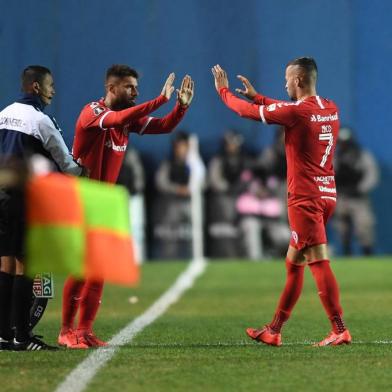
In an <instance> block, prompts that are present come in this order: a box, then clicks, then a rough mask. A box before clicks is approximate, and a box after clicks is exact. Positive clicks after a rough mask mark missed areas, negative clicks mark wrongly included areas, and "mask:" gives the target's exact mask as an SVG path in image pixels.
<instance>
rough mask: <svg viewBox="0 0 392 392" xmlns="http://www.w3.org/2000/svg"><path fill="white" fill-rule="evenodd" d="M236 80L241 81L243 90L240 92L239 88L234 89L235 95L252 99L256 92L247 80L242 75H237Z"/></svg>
mask: <svg viewBox="0 0 392 392" xmlns="http://www.w3.org/2000/svg"><path fill="white" fill-rule="evenodd" d="M237 78H238V79H239V80H241V82H242V84H243V85H244V90H241V89H240V88H236V89H235V91H236V93H238V94H241V95H243V96H244V97H246V98H249V99H253V98H254V97H255V96H256V94H257V91H256V90H255V88H254V87H253V86H252V84H251V83H250V82H249V80H248V79H247V78H246V77H245V76H242V75H237Z"/></svg>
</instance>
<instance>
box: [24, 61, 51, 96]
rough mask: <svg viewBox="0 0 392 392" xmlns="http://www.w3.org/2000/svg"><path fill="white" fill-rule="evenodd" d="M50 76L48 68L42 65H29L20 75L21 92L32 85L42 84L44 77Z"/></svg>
mask: <svg viewBox="0 0 392 392" xmlns="http://www.w3.org/2000/svg"><path fill="white" fill-rule="evenodd" d="M48 74H49V75H51V74H52V73H51V72H50V69H49V68H46V67H43V66H42V65H29V66H28V67H26V68H25V69H24V70H23V72H22V75H21V82H22V90H26V89H27V88H28V87H29V86H30V85H31V84H32V83H34V82H38V83H40V84H42V82H43V80H44V78H45V76H46V75H48Z"/></svg>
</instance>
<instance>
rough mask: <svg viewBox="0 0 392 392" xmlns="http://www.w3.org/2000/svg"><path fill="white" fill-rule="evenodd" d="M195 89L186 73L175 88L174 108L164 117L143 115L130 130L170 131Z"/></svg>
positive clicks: (190, 99)
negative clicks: (177, 87) (179, 84)
mask: <svg viewBox="0 0 392 392" xmlns="http://www.w3.org/2000/svg"><path fill="white" fill-rule="evenodd" d="M194 91H195V83H194V81H193V80H192V78H191V77H190V76H189V75H186V76H185V77H184V78H183V80H182V83H181V87H180V89H177V103H176V105H175V107H174V109H173V110H172V111H171V112H170V113H168V114H167V115H166V116H165V117H162V118H154V117H145V118H142V119H140V120H139V121H137V123H136V125H135V126H134V127H132V132H137V133H139V134H144V133H146V134H159V133H169V132H171V131H172V130H173V129H174V128H175V127H176V126H177V125H178V123H179V122H180V121H181V120H182V118H183V117H184V115H185V112H186V110H187V109H188V107H189V105H190V104H191V102H192V99H193V95H194Z"/></svg>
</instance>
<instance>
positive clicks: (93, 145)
mask: <svg viewBox="0 0 392 392" xmlns="http://www.w3.org/2000/svg"><path fill="white" fill-rule="evenodd" d="M173 82H174V73H172V74H170V75H169V77H168V79H167V80H166V83H165V85H164V86H163V89H162V92H161V94H160V95H159V96H158V97H157V98H155V99H153V100H151V101H148V102H146V103H143V104H141V105H135V101H136V98H137V96H138V94H139V92H138V74H137V72H136V71H135V70H134V69H132V68H130V67H128V66H127V65H113V66H112V67H110V68H109V69H108V70H107V73H106V95H105V97H104V98H102V99H100V100H99V101H97V102H92V103H89V104H87V105H86V106H85V107H84V108H83V110H82V112H81V113H80V116H79V118H78V120H77V123H76V131H75V140H74V145H73V154H74V157H75V159H77V160H78V161H79V162H80V163H82V164H83V165H84V166H85V167H86V168H87V169H88V170H89V172H90V178H93V179H95V180H99V181H105V182H110V183H115V182H116V181H117V177H118V174H119V172H120V168H121V165H122V161H123V158H124V155H125V151H126V148H127V145H128V137H129V133H130V132H135V133H138V134H140V135H141V134H162V133H168V132H171V131H172V130H173V129H174V128H175V126H176V125H177V124H178V123H179V122H180V121H181V119H182V118H183V116H184V114H185V112H186V110H187V108H188V107H189V105H190V103H191V101H192V98H193V92H194V82H193V80H192V79H191V78H190V76H188V75H187V76H185V77H184V79H183V80H182V84H181V87H180V89H179V90H177V103H176V105H175V107H174V109H173V110H172V111H171V112H170V113H169V114H167V115H166V116H165V117H162V118H154V117H151V116H148V115H149V114H150V113H151V112H153V111H154V110H156V109H158V108H159V107H160V106H161V105H163V104H164V103H166V102H167V101H168V100H169V99H170V97H171V95H172V93H173V91H174V87H173ZM108 263H110V260H108ZM102 290H103V282H97V281H90V280H86V281H81V280H76V279H74V278H73V277H69V278H68V279H67V281H66V282H65V285H64V290H63V316H62V327H61V331H60V335H59V338H58V343H59V344H60V345H62V346H66V347H68V348H88V347H99V346H106V345H107V343H106V342H104V341H102V340H100V339H98V338H97V336H96V335H95V334H94V333H93V322H94V320H95V317H96V314H97V312H98V308H99V304H100V300H101V296H102ZM78 309H79V322H78V326H77V328H76V329H75V328H74V320H75V316H76V313H77V311H78Z"/></svg>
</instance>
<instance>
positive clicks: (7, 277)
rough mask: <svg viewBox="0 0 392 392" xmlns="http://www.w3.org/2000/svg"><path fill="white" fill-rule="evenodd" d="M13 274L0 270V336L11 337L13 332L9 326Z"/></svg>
mask: <svg viewBox="0 0 392 392" xmlns="http://www.w3.org/2000/svg"><path fill="white" fill-rule="evenodd" d="M13 283H14V275H11V274H7V273H6V272H3V271H0V337H2V338H3V339H6V340H10V339H12V337H13V335H14V333H13V331H12V326H11V303H12V286H13Z"/></svg>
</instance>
